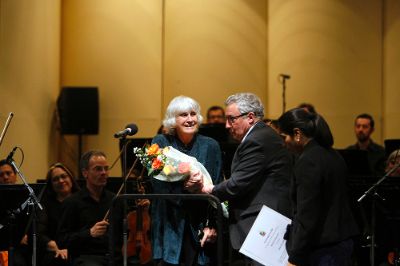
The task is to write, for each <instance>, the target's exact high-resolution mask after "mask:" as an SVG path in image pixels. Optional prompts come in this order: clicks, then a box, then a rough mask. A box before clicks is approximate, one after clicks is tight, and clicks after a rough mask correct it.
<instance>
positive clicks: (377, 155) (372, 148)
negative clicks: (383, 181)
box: [346, 113, 385, 176]
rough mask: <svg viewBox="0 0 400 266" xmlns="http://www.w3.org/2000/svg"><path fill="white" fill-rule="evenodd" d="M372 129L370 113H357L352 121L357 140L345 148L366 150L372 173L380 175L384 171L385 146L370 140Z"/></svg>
mask: <svg viewBox="0 0 400 266" xmlns="http://www.w3.org/2000/svg"><path fill="white" fill-rule="evenodd" d="M374 130H375V122H374V119H373V118H372V116H371V115H369V114H365V113H364V114H360V115H358V116H357V117H356V119H355V121H354V132H355V134H356V138H357V142H356V144H354V145H350V146H348V147H347V148H346V149H349V150H365V151H367V152H368V161H369V166H370V168H371V170H372V173H373V174H375V175H378V176H380V175H382V174H383V173H384V171H385V148H384V147H382V146H381V145H379V144H376V143H375V142H374V141H373V140H372V138H371V135H372V133H373V132H374Z"/></svg>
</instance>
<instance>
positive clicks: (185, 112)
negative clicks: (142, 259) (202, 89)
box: [151, 96, 222, 266]
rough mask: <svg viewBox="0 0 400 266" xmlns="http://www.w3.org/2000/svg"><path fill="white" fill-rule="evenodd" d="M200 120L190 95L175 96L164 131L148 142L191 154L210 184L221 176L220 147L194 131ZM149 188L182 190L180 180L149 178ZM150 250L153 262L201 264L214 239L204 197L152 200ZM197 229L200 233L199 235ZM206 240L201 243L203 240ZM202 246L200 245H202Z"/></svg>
mask: <svg viewBox="0 0 400 266" xmlns="http://www.w3.org/2000/svg"><path fill="white" fill-rule="evenodd" d="M201 122H202V116H201V115H200V106H199V104H198V103H197V102H196V101H195V100H193V99H192V98H189V97H186V96H178V97H175V98H174V99H173V100H172V101H171V102H170V103H169V105H168V107H167V110H166V112H165V119H164V121H163V125H164V127H165V128H166V129H168V134H163V135H157V136H155V137H154V138H153V140H152V143H157V144H158V146H159V147H160V148H164V147H166V146H172V147H173V148H175V149H177V150H179V151H181V152H182V153H185V154H187V155H189V156H192V157H195V158H196V159H197V160H198V161H199V162H200V163H202V164H203V165H204V167H205V168H206V169H207V171H208V172H209V174H210V176H211V178H212V180H213V182H214V184H216V183H218V182H220V180H221V175H220V174H221V164H222V163H221V151H220V148H219V145H218V143H217V142H216V141H215V140H214V139H212V138H209V137H206V136H202V135H200V134H198V133H197V130H198V127H199V125H200V124H201ZM152 183H153V192H154V193H159V194H184V193H187V192H186V191H185V190H184V185H183V181H177V182H166V181H161V180H158V179H156V178H153V179H152ZM151 205H152V207H151V217H152V220H151V221H152V226H151V233H152V242H151V243H152V250H153V258H154V259H155V262H156V263H157V265H180V264H181V265H187V266H190V265H205V264H207V263H209V256H208V254H206V252H205V249H207V247H208V248H209V247H210V244H211V243H209V242H208V241H210V242H213V241H215V239H216V232H215V229H213V228H211V227H208V226H207V219H208V218H209V217H208V216H207V211H208V208H207V205H208V203H206V202H204V201H193V200H189V201H182V200H156V199H154V200H153V201H152V204H151ZM199 232H202V233H204V236H203V237H200V236H199ZM206 239H207V240H208V241H207V242H206V243H205V240H206ZM203 246H204V249H203V248H202V247H203Z"/></svg>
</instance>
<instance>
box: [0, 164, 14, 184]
mask: <svg viewBox="0 0 400 266" xmlns="http://www.w3.org/2000/svg"><path fill="white" fill-rule="evenodd" d="M16 182H17V172H16V171H15V169H14V166H12V165H11V164H10V163H9V162H7V160H1V161H0V184H15V183H16Z"/></svg>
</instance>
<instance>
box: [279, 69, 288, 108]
mask: <svg viewBox="0 0 400 266" xmlns="http://www.w3.org/2000/svg"><path fill="white" fill-rule="evenodd" d="M280 76H281V77H282V114H283V113H284V112H285V110H286V80H287V79H289V78H290V76H288V75H283V74H281V75H280Z"/></svg>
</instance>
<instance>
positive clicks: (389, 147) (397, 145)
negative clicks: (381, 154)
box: [384, 139, 400, 158]
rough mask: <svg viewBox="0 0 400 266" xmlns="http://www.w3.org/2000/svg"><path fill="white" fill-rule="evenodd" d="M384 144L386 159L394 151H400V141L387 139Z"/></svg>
mask: <svg viewBox="0 0 400 266" xmlns="http://www.w3.org/2000/svg"><path fill="white" fill-rule="evenodd" d="M384 143H385V155H386V158H387V157H389V155H390V154H391V153H392V152H393V151H395V150H397V149H400V139H385V141H384Z"/></svg>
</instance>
